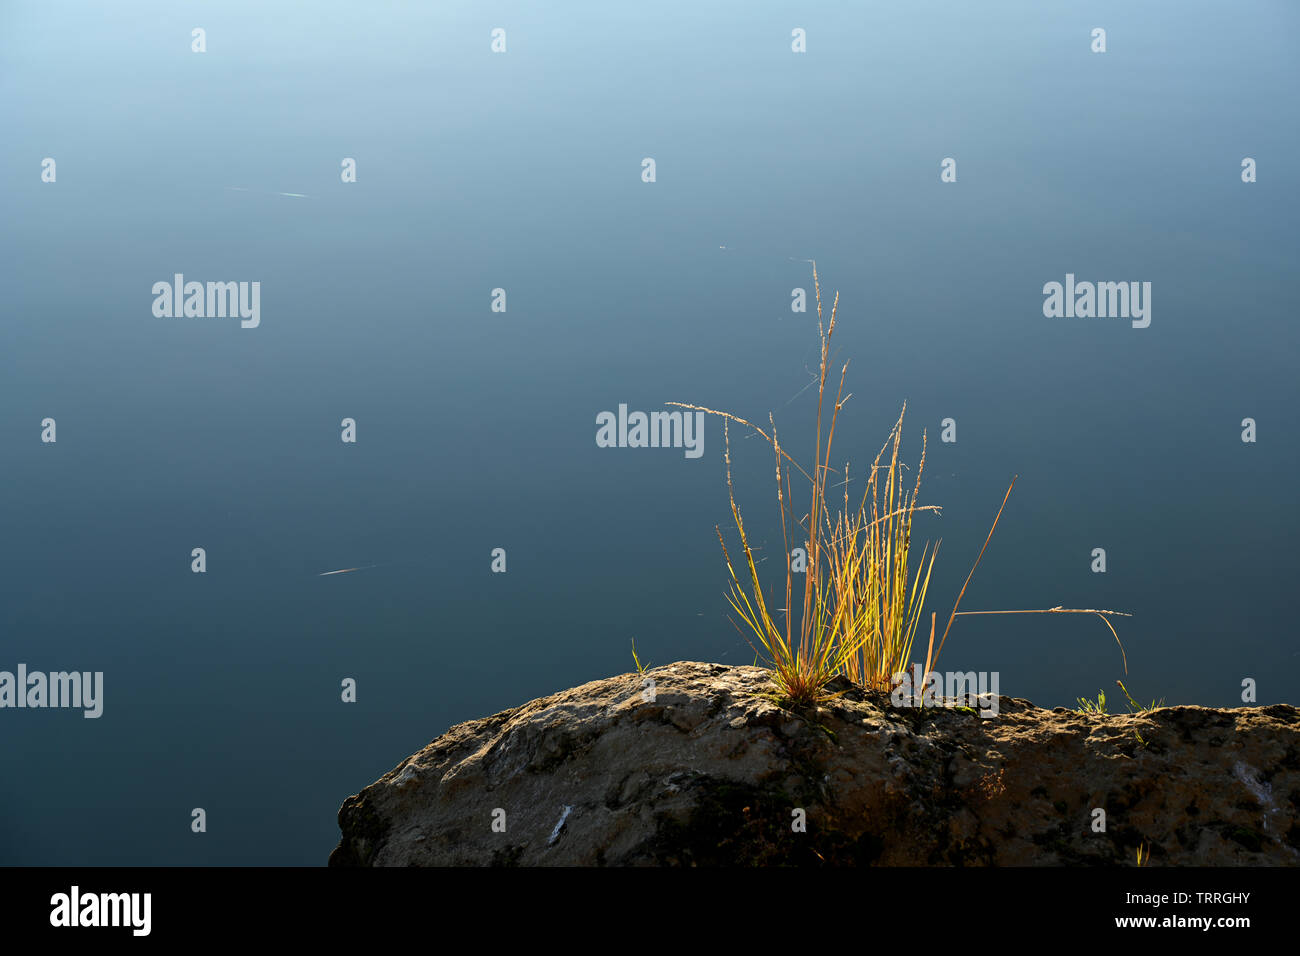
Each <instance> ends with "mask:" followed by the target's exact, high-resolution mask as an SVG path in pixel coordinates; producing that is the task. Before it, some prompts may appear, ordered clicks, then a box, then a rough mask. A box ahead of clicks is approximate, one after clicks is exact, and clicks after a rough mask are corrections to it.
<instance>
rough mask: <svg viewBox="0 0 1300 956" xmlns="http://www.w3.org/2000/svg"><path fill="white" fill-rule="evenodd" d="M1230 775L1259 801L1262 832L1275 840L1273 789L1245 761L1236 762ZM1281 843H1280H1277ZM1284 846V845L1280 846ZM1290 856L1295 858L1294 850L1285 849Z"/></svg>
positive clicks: (1275, 813) (1275, 811) (1275, 812)
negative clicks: (1262, 816)
mask: <svg viewBox="0 0 1300 956" xmlns="http://www.w3.org/2000/svg"><path fill="white" fill-rule="evenodd" d="M1232 775H1233V776H1234V777H1236V778H1237V779H1238V780H1240V781H1241V782H1242V783H1243V784H1245V786H1246V789H1247V790H1249V791H1250V793H1251V796H1253V797H1254V798H1255V799H1256V800H1258V801H1259V805H1260V806H1261V807H1263V808H1264V810H1265V813H1264V832H1265V833H1267V834H1268V835H1269V836H1270V837H1273V838H1274V839H1277V833H1276V832H1275V831H1274V826H1273V820H1274V817H1276V816H1277V813H1278V809H1279V808H1278V805H1277V804H1276V803H1274V802H1273V788H1272V787H1271V786H1269V785H1268V784H1267V783H1265V782H1264V781H1262V780H1260V779H1259V771H1258V770H1256V769H1255V768H1254V767H1252V766H1250V765H1249V764H1247V763H1246V762H1245V761H1241V760H1239V761H1237V763H1235V764H1234V765H1233V767H1232ZM1278 842H1281V841H1278ZM1282 845H1283V846H1286V844H1285V843H1283V844H1282ZM1287 849H1288V850H1290V851H1291V855H1292V856H1297V855H1300V854H1297V853H1296V851H1295V850H1294V849H1292V848H1291V847H1289V846H1288V847H1287Z"/></svg>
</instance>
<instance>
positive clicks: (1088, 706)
mask: <svg viewBox="0 0 1300 956" xmlns="http://www.w3.org/2000/svg"><path fill="white" fill-rule="evenodd" d="M1079 713H1081V714H1091V715H1093V716H1104V715H1105V713H1106V692H1105V691H1104V690H1099V691H1097V699H1096V700H1089V699H1088V698H1086V697H1080V698H1079Z"/></svg>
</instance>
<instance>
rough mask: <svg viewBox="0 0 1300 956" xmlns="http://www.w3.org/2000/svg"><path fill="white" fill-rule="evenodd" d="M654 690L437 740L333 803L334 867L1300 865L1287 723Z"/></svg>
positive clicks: (687, 685) (558, 699)
mask: <svg viewBox="0 0 1300 956" xmlns="http://www.w3.org/2000/svg"><path fill="white" fill-rule="evenodd" d="M647 674H648V676H650V677H652V678H653V679H654V681H655V691H656V693H655V696H654V700H653V702H651V701H648V700H646V699H644V698H643V693H642V685H643V681H644V679H643V678H642V677H641V676H640V675H637V674H625V675H622V676H620V677H611V678H608V679H606V680H599V681H593V682H592V683H589V684H584V685H582V686H581V687H575V688H573V689H571V690H566V691H563V692H562V693H559V694H554V695H552V696H550V697H544V698H542V699H540V700H534V701H532V702H530V703H527V704H524V705H523V706H522V707H517V708H514V709H513V710H506V711H502V712H501V713H499V714H494V715H493V716H491V717H486V718H483V719H482V720H472V721H469V722H468V723H464V724H460V725H458V726H456V727H453V728H451V730H449V731H447V733H445V734H443V735H442V736H441V737H439V738H438V739H437V740H435V741H433V743H431V744H429V746H427V747H425V748H424V749H423V750H422V751H420V752H419V753H417V754H415V755H414V756H411V757H408V758H407V759H406V760H404V761H402V762H401V763H400V764H398V766H397V767H395V768H394V769H393V770H392V771H390V772H389V773H387V774H385V775H384V776H383V777H381V778H380V779H379V780H377V781H376V782H375V783H373V784H371V785H370V786H368V787H366V788H365V789H364V790H362V791H361V792H360V793H359V794H357V795H356V796H353V797H349V798H348V799H347V800H346V801H344V803H343V806H342V808H341V809H340V810H339V827H340V829H341V830H342V839H341V840H340V842H339V845H338V847H337V848H336V849H335V850H334V852H333V853H332V854H331V855H330V861H329V862H330V865H331V866H484V865H523V866H566V865H579V866H593V865H594V866H601V865H604V866H631V865H706V866H716V865H723V866H726V865H824V864H829V865H864V864H881V865H891V866H911V865H922V866H926V865H928V866H947V865H982V864H983V865H996V866H1025V865H1040V866H1043V865H1045V866H1059V865H1081V864H1082V865H1098V864H1100V865H1121V864H1122V865H1132V864H1133V863H1134V860H1135V855H1136V852H1137V850H1138V848H1139V847H1142V846H1145V847H1148V848H1149V850H1150V854H1151V857H1150V859H1151V864H1152V865H1162V864H1164V865H1201V866H1232V865H1287V866H1290V865H1296V864H1300V822H1298V821H1297V817H1298V815H1300V712H1298V711H1297V709H1296V708H1295V707H1291V706H1289V705H1273V706H1269V707H1242V708H1234V709H1231V710H1215V709H1212V708H1206V707H1165V708H1161V709H1159V710H1156V711H1153V712H1151V713H1149V714H1145V715H1133V716H1085V715H1083V714H1080V713H1077V712H1074V711H1070V710H1064V709H1062V708H1056V709H1055V710H1045V709H1042V708H1039V707H1035V706H1033V705H1032V704H1030V703H1029V702H1028V701H1024V700H1019V699H1017V698H1012V697H1002V698H1000V700H999V713H998V714H997V716H996V717H992V718H981V717H980V716H979V715H978V714H977V713H976V712H975V711H971V710H959V709H956V708H938V709H935V708H927V709H924V710H920V709H913V708H893V707H891V706H890V702H889V698H888V695H884V694H873V693H867V692H864V691H862V690H860V689H858V688H856V687H853V686H852V685H851V684H849V683H848V682H847V681H845V680H843V679H837V682H836V683H835V684H834V685H832V689H833V690H839V691H843V692H844V693H843V696H841V697H839V698H837V699H836V700H834V701H832V702H830V703H828V704H825V705H823V706H822V707H820V708H817V709H815V710H805V711H798V710H794V709H790V708H788V707H783V706H781V705H780V704H779V703H778V702H777V700H776V697H775V693H774V690H773V688H772V686H771V682H770V677H769V673H768V672H767V671H765V670H763V669H761V668H757V667H728V666H723V665H721V664H699V663H691V662H682V663H677V664H672V665H669V666H666V667H659V668H655V669H654V670H651V671H648V672H647ZM647 696H648V695H647ZM1094 808H1101V809H1102V810H1104V811H1105V832H1102V833H1097V832H1094V831H1093V822H1094ZM797 810H803V811H804V814H803V816H804V817H805V818H806V831H805V832H796V829H795V824H796V822H797V818H798V817H799V814H798V813H797V812H796V811H797ZM496 811H504V815H503V814H501V813H499V812H496ZM494 820H496V821H502V820H503V821H504V832H497V831H499V830H500V829H501V825H502V824H501V822H498V824H497V827H496V829H495V830H494V826H493V824H494Z"/></svg>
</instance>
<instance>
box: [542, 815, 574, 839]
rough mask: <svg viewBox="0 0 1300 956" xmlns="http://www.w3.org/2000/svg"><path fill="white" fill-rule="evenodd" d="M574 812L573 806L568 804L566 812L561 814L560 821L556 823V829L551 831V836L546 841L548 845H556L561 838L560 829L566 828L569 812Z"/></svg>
mask: <svg viewBox="0 0 1300 956" xmlns="http://www.w3.org/2000/svg"><path fill="white" fill-rule="evenodd" d="M572 812H573V807H569V806H566V807H565V808H564V812H563V813H561V814H560V819H559V822H557V823H556V824H555V829H554V830H552V831H551V838H550V839H549V840H547V841H546V845H547V846H555V841H556V840H558V839H559V838H560V831H561V830H563V829H564V821H565V820H567V819H569V814H570V813H572Z"/></svg>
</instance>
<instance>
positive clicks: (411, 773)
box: [393, 763, 416, 787]
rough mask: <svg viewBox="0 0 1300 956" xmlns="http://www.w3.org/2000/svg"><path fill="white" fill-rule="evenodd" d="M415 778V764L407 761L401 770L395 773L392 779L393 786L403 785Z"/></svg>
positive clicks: (412, 781) (413, 780)
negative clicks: (395, 775)
mask: <svg viewBox="0 0 1300 956" xmlns="http://www.w3.org/2000/svg"><path fill="white" fill-rule="evenodd" d="M415 779H416V777H415V764H414V763H408V764H407V765H406V767H405V768H404V769H403V770H402V772H401V773H399V774H398V775H397V777H396V779H394V780H393V786H395V787H405V786H406V785H407V784H410V783H414V782H415Z"/></svg>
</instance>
